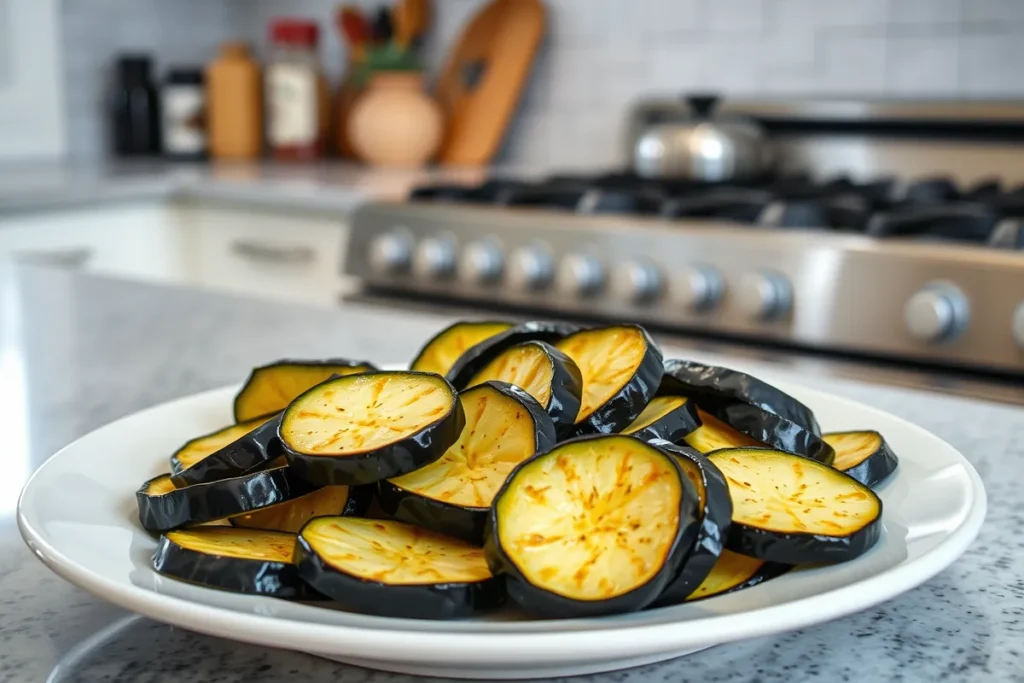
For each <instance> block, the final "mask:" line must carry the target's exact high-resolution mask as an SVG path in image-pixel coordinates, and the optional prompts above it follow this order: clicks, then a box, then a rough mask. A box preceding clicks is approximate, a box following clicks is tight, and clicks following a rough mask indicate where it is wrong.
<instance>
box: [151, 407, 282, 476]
mask: <svg viewBox="0 0 1024 683" xmlns="http://www.w3.org/2000/svg"><path fill="white" fill-rule="evenodd" d="M273 417H274V416H273V415H268V416H265V417H260V418H257V419H255V420H249V421H248V422H242V423H240V424H235V425H231V426H230V427H225V428H223V429H218V430H217V431H215V432H211V433H210V434H205V435H203V436H200V437H196V438H195V439H192V440H191V441H187V442H185V445H184V446H182V447H181V448H179V449H178V450H176V451H174V453H173V455H171V474H177V473H178V472H181V471H182V470H184V469H187V468H189V467H192V465H195V464H196V463H197V462H199V461H200V460H202V459H203V458H205V457H206V456H208V455H210V454H212V453H216V452H217V451H219V450H220V449H222V448H224V447H225V446H227V445H228V444H232V443H234V442H235V441H238V440H239V439H241V438H242V437H243V436H245V435H246V434H249V433H250V432H252V431H253V430H254V429H256V428H257V427H259V426H260V425H262V424H264V423H266V422H267V420H270V419H272V418H273Z"/></svg>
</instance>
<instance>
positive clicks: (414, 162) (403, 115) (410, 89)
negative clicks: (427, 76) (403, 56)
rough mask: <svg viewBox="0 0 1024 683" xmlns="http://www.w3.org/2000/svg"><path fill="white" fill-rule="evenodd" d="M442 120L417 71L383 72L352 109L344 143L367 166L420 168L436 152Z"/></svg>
mask: <svg viewBox="0 0 1024 683" xmlns="http://www.w3.org/2000/svg"><path fill="white" fill-rule="evenodd" d="M443 122H444V119H443V116H442V114H441V109H440V107H438V105H437V103H436V102H435V101H434V100H433V99H432V98H431V97H430V96H429V95H427V94H426V93H425V92H424V91H423V77H422V75H421V74H420V73H419V72H417V71H412V72H405V71H381V72H378V73H376V74H374V75H373V77H372V78H371V80H370V84H369V87H368V88H367V90H366V91H365V92H364V93H363V94H362V95H361V96H360V97H359V100H358V101H357V102H356V103H355V104H354V105H353V107H352V110H351V112H350V114H349V119H348V140H349V141H350V143H351V144H352V147H353V149H354V150H355V151H356V152H357V153H358V154H359V156H360V158H362V159H363V160H364V161H368V162H369V163H371V164H374V165H377V166H405V167H411V166H421V165H423V164H424V163H426V162H427V161H428V160H429V159H430V158H431V157H433V156H434V154H435V153H436V152H437V148H438V146H439V145H440V144H441V136H442V135H443V133H444V125H443Z"/></svg>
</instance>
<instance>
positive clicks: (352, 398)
mask: <svg viewBox="0 0 1024 683" xmlns="http://www.w3.org/2000/svg"><path fill="white" fill-rule="evenodd" d="M465 423H466V419H465V416H464V414H463V412H462V404H461V403H459V399H458V395H457V394H456V392H455V388H454V387H452V385H451V384H449V383H448V381H447V380H445V378H444V377H441V376H440V375H437V374H433V373H424V372H375V373H366V374H360V375H349V376H347V377H340V378H338V379H334V380H330V381H328V382H324V383H323V384H319V385H317V386H315V387H313V388H312V389H310V390H309V391H307V392H306V393H304V394H303V395H302V396H300V397H298V398H297V399H295V400H294V401H293V402H292V403H291V405H290V406H288V409H287V410H286V411H285V412H284V416H283V417H282V419H281V427H280V429H279V430H278V434H279V436H280V438H281V442H282V444H283V446H284V451H285V455H286V456H287V458H288V464H289V466H290V467H291V468H292V469H293V470H295V472H296V474H297V475H298V476H300V477H302V478H304V479H305V480H307V481H309V482H310V483H312V484H315V485H318V486H329V485H348V486H357V485H360V484H373V483H375V482H378V481H381V480H382V479H388V478H389V477H397V476H400V475H403V474H407V473H409V472H412V471H414V470H417V469H419V468H421V467H423V466H425V465H429V464H430V463H432V462H434V461H435V460H437V459H438V458H440V457H441V456H442V455H444V453H445V451H447V450H448V449H449V448H451V446H452V444H454V443H455V441H456V440H457V439H458V438H459V434H461V433H462V428H463V426H464V425H465Z"/></svg>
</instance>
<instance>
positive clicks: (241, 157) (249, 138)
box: [206, 42, 263, 161]
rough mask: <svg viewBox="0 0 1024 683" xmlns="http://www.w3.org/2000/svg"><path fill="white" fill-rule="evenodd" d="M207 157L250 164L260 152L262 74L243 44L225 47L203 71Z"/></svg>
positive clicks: (261, 148)
mask: <svg viewBox="0 0 1024 683" xmlns="http://www.w3.org/2000/svg"><path fill="white" fill-rule="evenodd" d="M206 99H207V117H206V118H207V128H208V130H209V146H210V156H212V157H213V158H214V159H223V160H230V161H251V160H253V159H256V158H258V157H259V156H260V154H261V153H262V151H263V73H262V72H261V71H260V66H259V64H257V63H256V60H254V59H253V58H252V53H251V52H250V51H249V47H248V46H247V45H245V44H244V43H236V42H230V43H225V44H224V46H223V47H222V48H221V53H220V55H219V56H218V57H217V58H216V59H215V60H214V61H213V62H211V63H210V65H209V67H207V69H206Z"/></svg>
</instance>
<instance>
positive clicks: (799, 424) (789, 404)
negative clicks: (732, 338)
mask: <svg viewBox="0 0 1024 683" xmlns="http://www.w3.org/2000/svg"><path fill="white" fill-rule="evenodd" d="M659 391H660V393H662V394H671V395H682V396H687V397H689V398H691V399H693V400H694V401H695V402H696V403H697V405H698V406H699V407H700V408H702V409H703V410H705V411H707V412H708V413H710V414H712V415H714V416H715V417H717V418H718V419H719V420H721V421H723V422H725V423H726V424H728V425H729V426H730V427H732V428H733V429H735V430H737V431H738V432H741V433H742V434H745V435H747V436H748V437H750V438H751V439H754V440H755V441H759V442H761V443H763V444H765V445H767V446H769V447H771V448H777V449H779V450H783V451H787V452H789V453H796V454H797V455H802V456H805V457H807V458H811V459H812V460H817V461H818V462H823V463H825V464H826V465H830V464H832V460H833V459H834V458H835V451H834V450H832V447H831V446H829V445H828V444H827V443H825V442H824V441H823V440H822V439H821V429H820V427H819V426H818V422H817V420H816V419H815V417H814V414H813V413H812V412H811V411H810V409H809V408H807V407H806V406H804V405H803V404H802V403H800V402H799V401H797V400H796V399H794V398H792V397H790V396H789V395H788V394H786V393H784V392H782V391H780V390H778V389H775V388H774V387H772V386H771V385H769V384H766V383H764V382H762V381H761V380H758V379H757V378H755V377H751V376H750V375H746V374H744V373H741V372H736V371H734V370H728V369H726V368H719V367H714V366H706V365H702V364H700V363H692V362H690V361H682V360H668V361H665V376H664V377H663V378H662V384H661V388H660V390H659ZM794 416H796V417H799V421H794V420H793V419H792V418H793V417H794Z"/></svg>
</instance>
